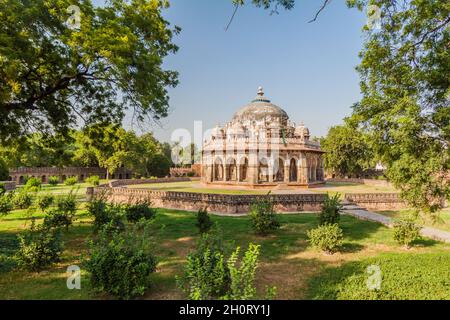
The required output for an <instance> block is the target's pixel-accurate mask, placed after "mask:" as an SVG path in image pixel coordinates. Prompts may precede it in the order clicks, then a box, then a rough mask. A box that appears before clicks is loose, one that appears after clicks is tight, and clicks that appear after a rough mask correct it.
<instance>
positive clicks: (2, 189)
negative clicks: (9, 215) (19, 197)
mask: <svg viewBox="0 0 450 320" xmlns="http://www.w3.org/2000/svg"><path fill="white" fill-rule="evenodd" d="M5 193H6V187H5V185H4V184H3V183H0V196H1V195H4V194H5Z"/></svg>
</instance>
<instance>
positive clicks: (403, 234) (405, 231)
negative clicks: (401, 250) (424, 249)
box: [394, 219, 422, 249]
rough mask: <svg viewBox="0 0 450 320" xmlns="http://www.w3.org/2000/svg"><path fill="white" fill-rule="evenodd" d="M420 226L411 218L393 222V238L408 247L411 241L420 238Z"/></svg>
mask: <svg viewBox="0 0 450 320" xmlns="http://www.w3.org/2000/svg"><path fill="white" fill-rule="evenodd" d="M421 229H422V228H421V227H420V226H418V225H417V224H415V223H414V221H412V220H411V219H401V220H397V221H396V222H395V223H394V240H395V241H397V242H398V243H399V244H401V245H404V246H405V248H407V249H409V248H410V247H411V245H412V243H413V242H414V241H416V240H418V239H420V230H421Z"/></svg>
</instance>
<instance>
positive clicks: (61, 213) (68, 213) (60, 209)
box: [44, 192, 77, 230]
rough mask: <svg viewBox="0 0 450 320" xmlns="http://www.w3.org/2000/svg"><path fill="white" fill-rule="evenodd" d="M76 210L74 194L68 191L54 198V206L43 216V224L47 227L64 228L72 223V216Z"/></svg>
mask: <svg viewBox="0 0 450 320" xmlns="http://www.w3.org/2000/svg"><path fill="white" fill-rule="evenodd" d="M76 212H77V202H76V199H75V195H74V194H72V192H71V193H69V194H68V195H66V196H61V197H59V198H58V199H57V200H56V208H53V209H52V210H50V212H49V213H48V214H47V216H46V217H45V218H44V225H45V226H47V227H48V228H59V227H65V228H66V230H68V229H69V227H70V226H71V225H72V224H73V218H74V217H75V214H76Z"/></svg>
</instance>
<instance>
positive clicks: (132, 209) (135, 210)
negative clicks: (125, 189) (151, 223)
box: [124, 201, 156, 223]
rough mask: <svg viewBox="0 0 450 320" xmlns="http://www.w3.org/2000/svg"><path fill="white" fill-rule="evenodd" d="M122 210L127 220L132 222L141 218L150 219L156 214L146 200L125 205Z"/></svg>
mask: <svg viewBox="0 0 450 320" xmlns="http://www.w3.org/2000/svg"><path fill="white" fill-rule="evenodd" d="M124 211H125V216H126V218H127V220H128V221H129V222H134V223H136V222H138V221H139V220H141V219H144V220H151V219H153V218H154V217H155V216H156V209H153V208H152V207H151V203H150V202H148V201H142V202H138V203H135V204H129V205H125V206H124Z"/></svg>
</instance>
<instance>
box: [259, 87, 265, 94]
mask: <svg viewBox="0 0 450 320" xmlns="http://www.w3.org/2000/svg"><path fill="white" fill-rule="evenodd" d="M258 95H259V96H263V95H264V90H263V87H261V86H260V87H258Z"/></svg>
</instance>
